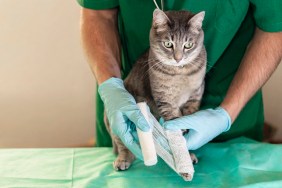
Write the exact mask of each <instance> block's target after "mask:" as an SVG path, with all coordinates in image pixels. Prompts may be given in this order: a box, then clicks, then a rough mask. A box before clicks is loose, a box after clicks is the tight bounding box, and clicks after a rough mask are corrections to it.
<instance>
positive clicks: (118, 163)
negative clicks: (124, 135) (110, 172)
mask: <svg viewBox="0 0 282 188" xmlns="http://www.w3.org/2000/svg"><path fill="white" fill-rule="evenodd" d="M104 123H105V125H106V128H107V130H108V132H109V133H110V135H111V138H112V142H113V151H114V153H115V154H117V158H116V160H115V161H114V162H113V167H114V169H115V170H117V171H123V170H127V169H128V168H129V167H130V166H131V164H132V162H133V161H134V160H135V156H134V155H133V153H132V152H131V151H130V150H129V149H128V148H127V147H126V146H125V145H124V144H123V142H122V141H121V139H120V138H119V137H118V136H116V135H114V134H113V133H112V131H111V128H110V123H109V121H108V118H107V116H106V113H104Z"/></svg>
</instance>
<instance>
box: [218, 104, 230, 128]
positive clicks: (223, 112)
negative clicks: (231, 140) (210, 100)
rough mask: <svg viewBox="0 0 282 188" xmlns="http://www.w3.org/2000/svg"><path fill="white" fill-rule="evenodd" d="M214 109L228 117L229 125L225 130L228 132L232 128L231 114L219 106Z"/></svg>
mask: <svg viewBox="0 0 282 188" xmlns="http://www.w3.org/2000/svg"><path fill="white" fill-rule="evenodd" d="M214 110H216V111H218V112H219V113H221V114H222V115H223V116H224V117H225V118H226V119H227V126H226V129H225V130H224V131H223V132H226V131H228V130H229V129H230V127H231V118H230V115H229V114H228V112H227V111H226V110H225V109H224V108H222V107H220V106H219V107H217V108H215V109H214Z"/></svg>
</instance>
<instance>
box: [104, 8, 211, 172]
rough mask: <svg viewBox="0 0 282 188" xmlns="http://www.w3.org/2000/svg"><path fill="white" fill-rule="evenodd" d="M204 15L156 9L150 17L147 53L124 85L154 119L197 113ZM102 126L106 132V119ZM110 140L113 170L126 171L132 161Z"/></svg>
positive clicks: (203, 62) (201, 85)
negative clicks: (115, 156)
mask: <svg viewBox="0 0 282 188" xmlns="http://www.w3.org/2000/svg"><path fill="white" fill-rule="evenodd" d="M204 15H205V12H200V13H198V14H196V15H194V14H192V13H191V12H188V11H167V12H163V11H161V10H159V9H156V10H155V11H154V13H153V23H152V28H151V31H150V49H149V50H148V51H147V52H146V53H145V54H143V55H142V56H141V57H140V58H139V59H138V61H137V62H136V64H135V66H134V67H133V69H132V71H131V73H130V74H129V76H128V77H127V78H126V80H125V82H124V84H125V88H126V89H127V90H128V91H129V93H131V94H132V95H133V97H134V98H135V100H136V102H143V101H145V102H146V103H147V104H148V105H149V107H150V109H151V112H152V113H153V114H154V116H155V117H156V118H159V117H163V118H164V119H165V120H166V121H167V120H171V119H175V118H178V117H181V116H185V115H188V114H191V113H194V112H195V111H197V110H198V109H199V106H200V103H201V98H202V95H203V92H204V77H205V72H206V50H205V47H204V45H203V40H204V33H203V30H202V21H203V19H204ZM105 122H106V125H107V128H108V130H109V127H110V126H109V123H108V121H107V118H106V116H105ZM109 131H110V130H109ZM112 139H113V145H114V151H115V152H116V153H118V157H117V159H116V160H115V161H114V164H113V166H114V168H115V169H116V170H126V169H128V168H129V166H130V165H131V163H132V162H133V160H134V159H135V157H134V155H133V154H132V153H131V152H130V151H129V150H128V149H127V148H126V147H125V146H124V145H123V143H122V142H121V140H120V139H119V138H118V137H117V136H115V135H112ZM192 158H194V157H193V156H192ZM194 160H197V159H196V158H194Z"/></svg>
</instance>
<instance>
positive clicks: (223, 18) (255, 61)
mask: <svg viewBox="0 0 282 188" xmlns="http://www.w3.org/2000/svg"><path fill="white" fill-rule="evenodd" d="M78 2H79V3H80V5H81V6H83V7H84V8H87V9H91V10H92V9H94V10H104V9H112V8H117V9H118V30H119V39H120V43H121V45H122V53H121V56H122V60H121V76H122V78H125V77H126V75H127V74H128V73H129V72H130V70H131V68H132V66H133V64H134V62H135V61H136V60H137V58H138V57H139V56H140V55H141V54H143V53H144V52H145V51H146V49H148V48H149V30H150V27H151V22H152V13H153V10H154V9H155V8H156V6H155V4H154V3H153V1H152V0H78ZM157 3H158V4H159V6H160V7H161V1H157ZM281 9H282V1H281V0H268V1H264V0H240V1H238V0H229V1H226V0H219V1H213V0H187V1H183V0H165V1H164V10H165V11H167V10H189V11H191V12H193V13H198V12H200V11H205V13H206V14H205V19H204V22H203V30H204V33H205V41H204V43H205V47H206V50H207V58H208V65H207V74H206V86H205V93H204V96H203V100H202V105H201V109H203V110H204V109H207V108H216V107H218V106H220V105H221V106H222V107H223V108H225V109H226V110H227V112H228V113H229V115H230V118H231V120H232V126H231V128H230V130H229V131H227V132H224V133H222V134H220V135H219V136H218V137H216V138H215V139H214V140H215V141H224V140H227V139H231V138H235V137H239V136H246V137H249V138H252V139H255V140H261V139H262V136H263V135H262V133H263V123H264V111H263V102H262V92H261V90H260V89H259V88H260V87H261V86H262V85H263V84H264V82H265V81H266V80H267V78H268V77H269V76H270V75H271V73H272V72H273V70H274V69H275V68H276V66H277V65H278V64H279V61H280V60H279V58H281V54H280V53H281V43H280V45H278V44H272V43H273V41H274V40H275V41H276V42H277V41H278V43H279V42H281V33H278V32H279V31H282V11H281ZM91 10H87V11H88V12H89V11H91ZM84 11H85V9H84ZM86 15H87V14H84V16H82V20H83V24H82V32H84V34H83V40H84V43H87V42H85V41H87V40H88V39H89V40H90V37H89V36H88V34H87V29H85V28H87V27H90V26H89V23H91V21H89V20H90V19H89V18H87V16H86ZM93 18H94V17H93ZM87 20H88V21H87ZM93 24H94V25H95V23H93ZM97 27H98V26H97ZM256 28H257V29H256ZM89 30H91V29H89ZM85 33H86V34H85ZM92 34H93V35H95V34H94V33H92ZM96 34H97V33H96ZM105 35H106V34H105ZM254 36H255V37H254ZM87 37H88V38H87ZM253 38H255V40H256V42H252V44H253V46H252V47H250V50H249V54H248V55H246V57H244V54H245V53H246V51H248V50H247V47H248V45H249V43H250V41H251V40H252V39H253ZM93 45H94V44H93ZM275 45H276V46H275ZM278 47H280V49H279V48H278ZM85 48H88V50H87V49H86V51H87V52H88V53H91V49H89V48H91V47H89V46H87V44H86V45H85ZM277 48H278V49H277ZM270 49H271V50H270ZM275 50H278V51H275ZM254 52H257V54H256V53H254ZM262 54H263V55H262ZM243 57H244V58H243ZM89 59H90V61H91V55H90V56H89ZM244 59H245V60H244ZM243 61H244V64H245V65H244V66H243V65H242V66H241V69H242V71H241V73H240V74H239V75H238V76H237V79H236V81H234V82H235V83H233V86H232V88H230V90H231V91H230V92H229V93H227V91H228V89H229V86H230V84H231V82H232V80H233V78H234V76H235V74H236V73H237V72H238V68H239V65H240V64H241V62H243ZM104 63H105V64H106V63H107V62H104ZM269 67H270V68H269ZM96 69H97V68H96ZM96 69H95V70H96ZM247 69H248V70H247ZM96 71H99V70H96ZM94 73H95V71H94ZM96 73H97V72H96ZM96 78H97V74H96ZM103 81H105V79H104V80H103ZM98 82H99V80H98ZM252 93H253V94H252ZM245 95H246V96H245ZM112 97H113V98H115V94H114V93H113V94H112ZM224 99H225V101H224ZM249 99H250V100H249ZM223 101H224V102H223ZM245 103H246V105H245ZM103 113H104V110H103V102H102V100H101V98H100V96H99V95H97V113H96V115H97V122H96V127H97V146H111V139H110V136H109V135H108V132H107V130H106V128H105V126H104V123H103ZM207 121H208V120H207ZM175 123H177V122H175ZM206 124H207V126H208V122H207V123H206ZM180 127H181V126H180Z"/></svg>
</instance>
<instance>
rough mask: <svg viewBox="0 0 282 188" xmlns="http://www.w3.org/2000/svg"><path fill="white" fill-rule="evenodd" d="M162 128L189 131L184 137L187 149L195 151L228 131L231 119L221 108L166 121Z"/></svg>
mask: <svg viewBox="0 0 282 188" xmlns="http://www.w3.org/2000/svg"><path fill="white" fill-rule="evenodd" d="M163 126H164V127H165V128H166V129H169V130H179V129H189V133H188V134H186V135H185V139H186V142H187V147H188V149H189V150H195V149H198V148H200V147H201V146H203V145H204V144H206V143H208V142H209V141H211V140H212V139H213V138H215V137H216V136H218V135H219V134H221V133H222V132H226V131H228V130H229V129H230V127H231V119H230V116H229V114H228V113H227V112H226V111H225V110H224V109H223V108H222V107H217V108H215V109H207V110H201V111H198V112H196V113H194V114H191V115H187V116H183V117H180V118H176V119H174V120H170V121H167V122H165V123H164V125H163Z"/></svg>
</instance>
